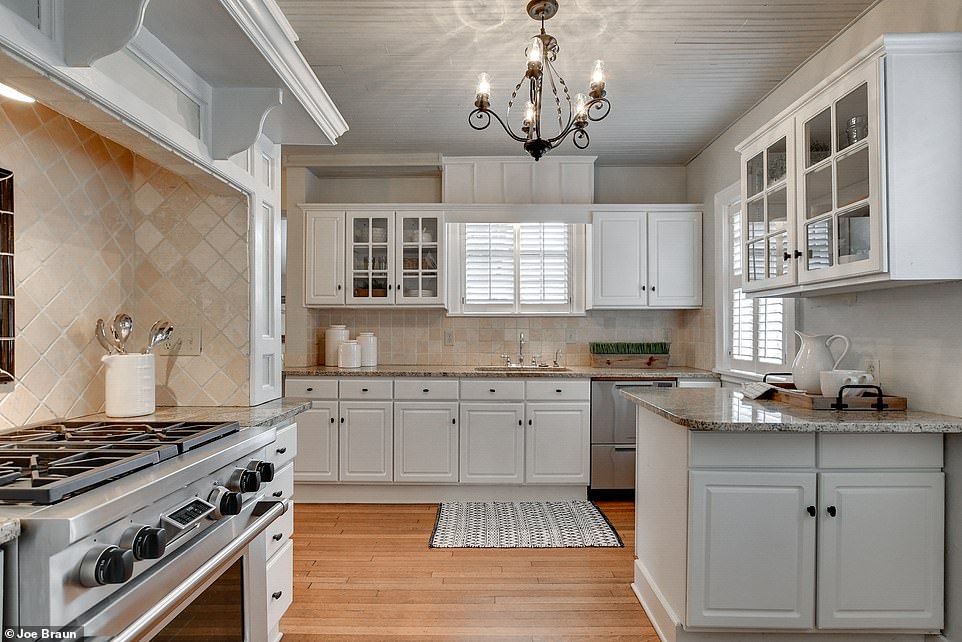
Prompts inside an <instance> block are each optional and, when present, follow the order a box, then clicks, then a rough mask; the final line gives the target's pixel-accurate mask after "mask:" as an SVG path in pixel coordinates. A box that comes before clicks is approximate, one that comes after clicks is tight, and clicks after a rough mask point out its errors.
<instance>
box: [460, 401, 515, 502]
mask: <svg viewBox="0 0 962 642" xmlns="http://www.w3.org/2000/svg"><path fill="white" fill-rule="evenodd" d="M460 423H461V432H460V437H461V439H460V451H461V457H460V459H461V462H460V464H461V466H460V479H461V483H462V484H520V483H522V482H523V481H524V428H523V424H524V404H522V403H462V404H461V422H460Z"/></svg>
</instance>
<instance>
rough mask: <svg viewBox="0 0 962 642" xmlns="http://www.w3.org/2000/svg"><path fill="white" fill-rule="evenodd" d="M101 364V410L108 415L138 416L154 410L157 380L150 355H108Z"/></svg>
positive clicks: (152, 356)
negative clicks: (102, 388) (102, 405)
mask: <svg viewBox="0 0 962 642" xmlns="http://www.w3.org/2000/svg"><path fill="white" fill-rule="evenodd" d="M100 360H101V361H103V364H104V379H105V381H104V396H105V401H106V403H105V408H104V411H105V412H106V413H107V416H108V417H139V416H141V415H149V414H151V413H152V412H154V407H155V406H154V399H155V396H154V389H155V384H156V380H157V376H156V374H155V369H154V355H153V354H110V355H104V356H102V357H101V358H100Z"/></svg>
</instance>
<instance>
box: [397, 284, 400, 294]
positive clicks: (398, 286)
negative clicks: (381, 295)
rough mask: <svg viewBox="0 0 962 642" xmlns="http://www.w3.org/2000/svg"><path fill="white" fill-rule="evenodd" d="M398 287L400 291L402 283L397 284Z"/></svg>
mask: <svg viewBox="0 0 962 642" xmlns="http://www.w3.org/2000/svg"><path fill="white" fill-rule="evenodd" d="M397 289H398V292H400V291H401V284H400V283H398V284H397Z"/></svg>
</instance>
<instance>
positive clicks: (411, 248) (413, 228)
mask: <svg viewBox="0 0 962 642" xmlns="http://www.w3.org/2000/svg"><path fill="white" fill-rule="evenodd" d="M443 232H444V226H443V223H442V218H441V214H440V213H438V212H398V213H397V231H396V234H397V239H398V248H399V250H398V257H397V268H396V270H395V274H396V275H397V278H396V279H395V281H396V282H395V288H396V291H397V294H396V301H397V302H398V303H406V304H422V305H426V304H438V303H441V302H442V293H443V291H444V289H443V287H442V283H441V280H442V277H441V257H442V238H441V237H442V236H443Z"/></svg>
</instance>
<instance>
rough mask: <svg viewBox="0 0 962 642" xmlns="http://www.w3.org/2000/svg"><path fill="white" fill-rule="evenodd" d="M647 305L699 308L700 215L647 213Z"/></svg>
mask: <svg viewBox="0 0 962 642" xmlns="http://www.w3.org/2000/svg"><path fill="white" fill-rule="evenodd" d="M648 284H649V285H648V305H649V306H651V307H657V308H678V307H694V306H699V305H701V212H649V213H648Z"/></svg>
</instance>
